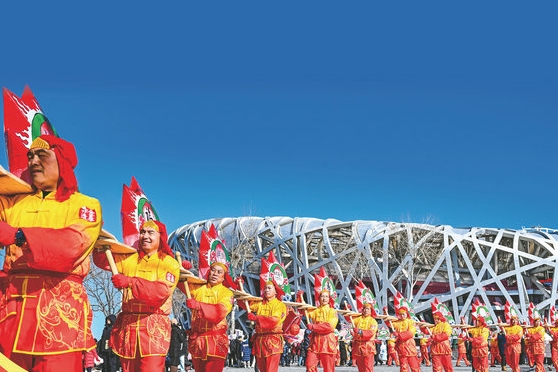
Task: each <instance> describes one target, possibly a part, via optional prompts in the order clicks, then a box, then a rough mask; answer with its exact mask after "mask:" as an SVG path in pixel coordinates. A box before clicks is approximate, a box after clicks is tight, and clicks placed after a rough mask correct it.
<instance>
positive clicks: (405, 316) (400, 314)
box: [399, 311, 407, 319]
mask: <svg viewBox="0 0 558 372" xmlns="http://www.w3.org/2000/svg"><path fill="white" fill-rule="evenodd" d="M399 317H400V318H401V319H407V312H406V311H400V312H399Z"/></svg>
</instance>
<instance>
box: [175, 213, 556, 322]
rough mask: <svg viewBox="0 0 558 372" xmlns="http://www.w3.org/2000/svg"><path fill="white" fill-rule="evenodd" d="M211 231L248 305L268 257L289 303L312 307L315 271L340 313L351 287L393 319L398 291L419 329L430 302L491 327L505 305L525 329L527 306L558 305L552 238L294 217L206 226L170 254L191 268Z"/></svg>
mask: <svg viewBox="0 0 558 372" xmlns="http://www.w3.org/2000/svg"><path fill="white" fill-rule="evenodd" d="M211 224H213V225H215V227H216V228H217V231H218V233H219V235H220V236H221V238H223V239H224V240H225V242H226V245H227V247H228V248H229V249H230V250H231V257H232V271H233V272H232V275H233V276H236V275H242V276H244V278H245V280H246V284H245V290H246V291H247V292H249V293H251V294H254V295H259V293H260V291H259V274H260V266H261V258H262V257H264V258H266V257H267V256H268V254H269V252H270V251H272V250H273V251H274V253H275V256H276V257H277V259H278V260H279V261H280V262H281V263H282V264H283V265H284V266H285V269H286V271H287V274H288V276H289V283H290V286H291V288H292V289H293V293H295V292H296V291H298V290H302V291H304V292H305V293H306V294H307V295H306V299H307V301H308V302H313V298H312V297H313V296H311V295H308V294H313V288H314V287H313V286H314V274H316V273H318V272H319V270H320V268H321V267H322V266H323V267H325V269H326V272H327V274H328V275H329V276H330V278H332V279H333V280H334V282H335V284H336V289H337V294H338V297H339V299H340V303H344V302H348V304H350V306H351V307H352V309H355V305H356V303H355V299H354V286H355V284H356V283H357V282H358V281H360V280H362V281H363V282H364V283H365V284H366V285H367V286H368V287H369V288H370V289H371V290H372V292H373V293H374V295H375V297H376V300H377V302H378V304H379V306H380V308H382V307H384V306H387V307H388V308H389V309H390V313H392V314H393V296H394V294H395V293H396V292H397V291H399V292H400V293H402V294H403V295H404V297H405V298H407V299H408V300H409V301H410V302H411V303H412V305H413V307H414V310H415V313H417V314H420V315H422V316H423V317H424V319H426V320H431V319H432V318H431V310H430V309H431V302H432V300H433V298H434V297H436V298H438V300H439V301H440V302H444V303H445V304H446V306H448V308H449V309H450V310H451V311H452V315H453V317H454V319H460V318H461V317H465V319H467V320H468V319H469V313H470V311H471V305H472V303H473V301H474V300H475V299H478V300H479V301H480V302H482V303H484V304H485V305H486V306H487V308H488V311H489V312H490V315H491V316H492V318H493V319H497V317H498V316H502V314H503V304H505V303H506V301H509V302H510V303H512V304H514V305H515V306H516V308H517V310H518V312H519V314H520V317H522V318H523V319H524V320H525V319H527V311H528V308H529V304H530V303H533V304H535V305H536V307H537V309H538V310H539V311H540V313H541V314H547V312H548V309H549V308H550V307H551V306H553V305H554V304H555V302H556V298H557V286H558V283H557V278H556V274H555V271H556V270H555V269H556V265H557V258H558V253H557V245H558V230H552V229H546V228H525V229H521V230H510V229H498V228H482V227H470V228H455V227H452V226H447V225H438V226H434V225H429V224H420V223H396V222H385V221H347V222H342V221H338V220H334V219H327V220H322V219H315V218H296V217H295V218H291V217H239V218H222V219H211V220H206V221H200V222H196V223H192V224H189V225H185V226H183V227H181V228H179V229H177V230H176V231H174V232H173V233H172V234H171V236H170V238H169V243H170V245H171V247H172V248H173V250H175V251H180V252H181V254H182V256H183V257H185V258H186V259H188V260H190V261H192V262H193V263H194V267H196V262H197V259H198V247H199V241H200V237H201V232H202V230H204V229H205V230H209V227H210V226H211ZM174 311H175V312H176V311H179V312H180V311H184V309H176V308H175V310H174ZM242 313H243V312H242V311H240V312H237V313H236V315H235V316H236V317H237V318H238V317H240V316H242ZM242 323H243V322H239V323H238V324H239V326H241V327H242Z"/></svg>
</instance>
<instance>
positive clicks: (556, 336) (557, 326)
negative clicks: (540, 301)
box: [548, 317, 558, 371]
mask: <svg viewBox="0 0 558 372" xmlns="http://www.w3.org/2000/svg"><path fill="white" fill-rule="evenodd" d="M548 333H549V334H550V337H552V340H551V341H550V352H551V358H552V364H554V368H556V370H557V371H558V317H557V318H556V319H555V320H554V325H553V326H551V327H548Z"/></svg>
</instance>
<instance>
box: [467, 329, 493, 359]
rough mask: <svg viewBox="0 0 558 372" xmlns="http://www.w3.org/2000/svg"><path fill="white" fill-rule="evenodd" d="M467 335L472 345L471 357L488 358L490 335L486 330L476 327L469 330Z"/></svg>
mask: <svg viewBox="0 0 558 372" xmlns="http://www.w3.org/2000/svg"><path fill="white" fill-rule="evenodd" d="M469 334H470V335H471V337H472V338H473V339H472V340H471V342H472V344H473V349H472V351H471V355H472V356H473V357H477V358H478V357H485V356H488V336H489V335H490V331H489V330H488V328H487V327H484V326H476V327H473V328H470V329H469Z"/></svg>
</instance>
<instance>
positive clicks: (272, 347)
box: [238, 251, 290, 372]
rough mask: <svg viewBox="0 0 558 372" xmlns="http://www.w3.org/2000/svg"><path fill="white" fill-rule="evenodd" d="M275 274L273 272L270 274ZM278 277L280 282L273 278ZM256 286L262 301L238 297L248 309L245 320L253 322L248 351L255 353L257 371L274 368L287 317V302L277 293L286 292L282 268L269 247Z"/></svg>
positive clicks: (281, 343) (281, 351)
mask: <svg viewBox="0 0 558 372" xmlns="http://www.w3.org/2000/svg"><path fill="white" fill-rule="evenodd" d="M274 273H275V274H277V275H274ZM278 278H280V279H279V280H280V282H278V281H277V279H278ZM260 288H262V291H261V292H262V293H261V295H262V298H263V301H250V302H249V303H248V306H246V305H245V302H244V301H238V304H239V305H240V306H241V307H244V308H246V310H248V320H251V321H253V322H254V323H255V324H256V330H255V334H254V335H253V336H252V337H253V339H252V354H254V356H255V357H256V365H257V366H258V370H259V371H261V372H277V371H278V370H279V362H280V360H281V354H282V353H283V343H284V342H285V340H284V338H283V322H284V321H285V319H286V317H287V306H286V305H285V304H284V303H283V301H281V300H280V299H279V298H278V296H284V295H285V292H286V291H288V292H290V286H289V285H288V279H287V276H286V272H285V270H284V269H283V268H282V266H281V265H280V264H279V263H278V262H277V259H276V258H275V255H274V254H273V251H270V252H269V257H268V259H267V260H265V259H264V258H262V272H261V274H260Z"/></svg>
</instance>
